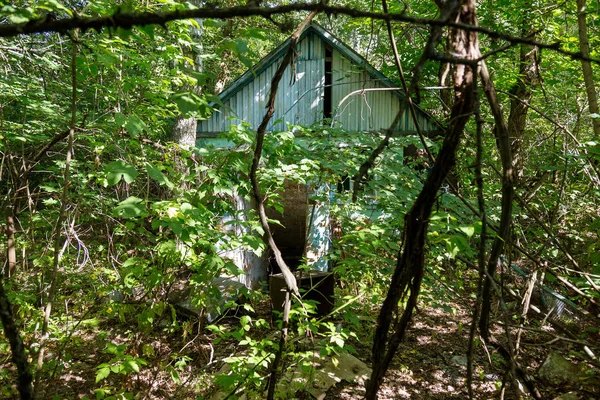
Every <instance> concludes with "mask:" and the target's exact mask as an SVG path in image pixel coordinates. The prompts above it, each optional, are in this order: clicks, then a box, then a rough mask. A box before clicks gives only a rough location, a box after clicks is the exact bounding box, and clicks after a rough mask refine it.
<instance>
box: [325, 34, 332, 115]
mask: <svg viewBox="0 0 600 400" xmlns="http://www.w3.org/2000/svg"><path fill="white" fill-rule="evenodd" d="M332 64H333V51H332V50H331V47H330V46H325V88H324V90H323V118H331V111H332V107H331V97H332V96H331V85H332V82H333V76H332Z"/></svg>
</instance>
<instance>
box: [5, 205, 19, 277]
mask: <svg viewBox="0 0 600 400" xmlns="http://www.w3.org/2000/svg"><path fill="white" fill-rule="evenodd" d="M13 210H14V208H13V206H12V205H9V206H7V207H6V228H5V230H4V232H5V234H6V261H7V265H6V275H8V276H9V277H10V276H14V274H15V271H16V269H17V248H16V245H15V216H14V213H13Z"/></svg>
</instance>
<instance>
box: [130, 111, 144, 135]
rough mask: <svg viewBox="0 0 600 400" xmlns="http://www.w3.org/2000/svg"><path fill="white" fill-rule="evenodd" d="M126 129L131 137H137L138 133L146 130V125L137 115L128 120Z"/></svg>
mask: <svg viewBox="0 0 600 400" xmlns="http://www.w3.org/2000/svg"><path fill="white" fill-rule="evenodd" d="M125 128H127V131H128V132H129V134H130V135H131V136H136V135H137V134H138V133H140V132H142V131H143V130H145V129H146V124H145V123H144V121H142V120H141V119H139V117H137V116H136V115H132V116H130V117H129V118H128V119H127V124H126V125H125Z"/></svg>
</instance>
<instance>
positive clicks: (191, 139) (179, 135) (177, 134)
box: [173, 115, 198, 147]
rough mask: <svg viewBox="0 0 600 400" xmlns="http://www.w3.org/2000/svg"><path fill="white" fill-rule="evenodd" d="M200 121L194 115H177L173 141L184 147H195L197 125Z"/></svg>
mask: <svg viewBox="0 0 600 400" xmlns="http://www.w3.org/2000/svg"><path fill="white" fill-rule="evenodd" d="M197 126H198V121H197V120H196V118H194V117H190V118H185V117H183V116H182V115H180V116H179V117H177V120H176V121H175V125H174V126H173V141H174V142H175V143H177V144H179V145H180V146H182V147H193V146H194V145H195V144H196V127H197Z"/></svg>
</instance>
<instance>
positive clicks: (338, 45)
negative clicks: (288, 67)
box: [219, 21, 404, 101]
mask: <svg viewBox="0 0 600 400" xmlns="http://www.w3.org/2000/svg"><path fill="white" fill-rule="evenodd" d="M311 33H314V34H316V35H318V36H319V37H320V38H321V39H322V40H323V41H324V42H325V43H327V44H328V45H329V46H331V47H332V48H333V49H335V50H337V51H339V52H340V54H342V55H343V56H344V57H346V58H347V59H348V60H350V61H351V62H352V63H353V64H355V65H356V66H359V67H362V68H364V69H365V70H366V71H367V73H368V74H369V75H371V76H372V77H373V78H375V79H377V80H378V81H379V82H381V83H382V84H383V85H385V86H387V87H389V88H398V86H397V85H395V84H394V83H393V82H392V81H391V80H390V79H389V78H388V77H387V76H385V75H384V74H382V73H381V72H379V71H378V70H377V69H376V68H375V67H373V66H372V65H371V64H369V62H368V61H367V60H366V59H365V58H364V57H363V56H361V55H360V54H358V53H357V52H356V51H354V50H353V49H352V48H351V47H349V46H347V45H346V44H345V43H344V42H342V41H341V40H340V39H338V38H336V37H335V36H333V34H331V33H330V32H329V31H327V30H326V29H325V28H323V27H322V26H321V25H319V24H318V23H316V22H314V21H313V22H311V23H310V24H309V25H308V26H307V27H306V29H304V31H303V32H302V34H301V35H300V38H299V39H298V42H300V41H302V39H304V38H305V37H306V36H308V35H309V34H311ZM289 44H290V38H288V39H286V40H285V41H284V42H283V43H281V44H280V45H279V46H277V47H276V48H275V49H274V50H273V51H271V52H270V53H269V54H268V55H266V56H265V57H264V58H263V59H262V60H260V61H259V62H258V63H257V64H255V65H254V66H253V67H252V68H250V69H249V70H248V71H246V72H245V73H244V74H243V75H242V76H240V77H239V78H238V79H236V80H235V81H233V82H232V83H231V85H229V86H228V87H227V88H226V89H225V90H223V91H222V92H221V93H220V94H219V97H220V98H221V101H226V100H228V99H229V98H231V96H233V95H234V94H235V93H236V92H237V91H239V90H240V89H242V88H243V87H244V86H246V85H248V84H249V83H250V82H252V81H253V80H254V78H255V77H256V76H257V75H260V73H261V72H263V71H265V70H266V69H267V68H269V67H270V66H271V65H273V63H275V62H276V61H277V60H278V59H279V58H280V57H282V56H283V55H284V53H285V52H286V51H287V48H288V46H289ZM394 93H396V94H397V95H399V96H401V97H402V98H404V93H402V92H401V89H400V88H398V91H395V92H394Z"/></svg>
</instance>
